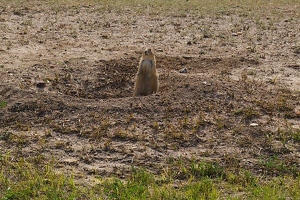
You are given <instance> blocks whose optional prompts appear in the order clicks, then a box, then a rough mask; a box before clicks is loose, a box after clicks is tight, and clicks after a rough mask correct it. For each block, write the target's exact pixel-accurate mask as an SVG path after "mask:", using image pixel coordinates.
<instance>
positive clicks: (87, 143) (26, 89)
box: [0, 5, 300, 183]
mask: <svg viewBox="0 0 300 200" xmlns="http://www.w3.org/2000/svg"><path fill="white" fill-rule="evenodd" d="M280 9H281V8H278V12H281V13H288V15H286V16H281V15H270V16H269V15H268V16H262V17H260V18H255V17H254V16H248V15H245V16H243V15H240V14H238V12H237V11H238V10H239V8H234V9H233V10H232V12H228V13H224V14H221V15H218V16H214V17H213V16H211V17H209V16H206V17H204V16H200V15H199V16H198V15H194V14H189V13H185V14H178V15H176V14H170V15H163V16H160V15H157V14H155V13H151V12H146V13H137V12H135V11H134V10H133V9H124V10H123V11H122V12H121V13H119V12H116V11H109V10H105V9H104V8H102V7H101V6H99V7H95V6H80V7H74V8H73V7H70V8H68V9H65V10H64V9H50V8H47V7H45V6H42V5H35V6H29V7H26V6H8V5H2V6H0V44H1V45H0V75H1V81H0V100H1V101H2V102H7V105H6V106H5V107H4V108H1V110H0V120H1V121H0V152H1V154H11V155H13V156H15V157H16V158H17V157H26V158H37V157H39V158H40V159H43V160H45V162H49V161H50V160H52V161H53V162H54V165H55V169H56V170H57V171H60V172H73V173H74V175H75V177H76V178H77V180H81V181H84V182H86V183H88V182H89V183H92V182H93V181H92V179H93V177H97V176H101V177H103V176H104V177H106V176H111V175H113V176H119V177H124V176H126V174H127V173H128V172H129V171H130V170H131V167H132V166H136V167H145V168H146V169H147V170H149V171H151V172H154V173H157V174H158V173H161V172H162V171H163V170H164V169H165V168H167V167H169V163H170V160H172V159H183V160H186V159H187V160H188V159H195V160H202V161H212V162H216V163H219V164H220V165H222V166H223V167H226V168H230V169H239V168H243V169H247V170H249V171H251V172H253V173H255V174H268V175H270V176H276V174H277V173H278V171H279V170H280V169H277V168H276V167H275V168H272V169H270V168H267V167H268V166H267V165H266V163H267V162H271V161H270V158H274V160H276V161H278V162H280V163H279V164H281V165H282V166H284V167H285V168H286V169H287V171H285V173H293V172H295V171H299V169H300V165H299V163H300V151H299V149H300V142H299V140H300V139H299V135H300V131H299V130H300V127H299V120H300V102H299V100H300V95H299V91H300V62H299V57H300V54H299V53H300V43H299V38H300V21H299V17H295V18H293V17H291V16H293V14H296V12H297V10H298V9H297V7H296V8H291V9H286V10H280ZM296 16H297V15H296ZM146 47H151V48H152V49H154V51H155V52H156V55H157V65H158V72H159V74H160V79H159V80H160V90H159V92H158V94H155V95H150V96H146V97H132V92H133V84H134V76H135V73H136V71H137V64H138V61H139V57H140V55H141V52H142V51H143V50H144V49H145V48H146ZM185 67H186V68H187V69H188V71H187V73H180V72H179V70H180V69H182V68H185ZM274 162H275V161H274ZM281 172H282V171H281Z"/></svg>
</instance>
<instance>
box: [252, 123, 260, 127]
mask: <svg viewBox="0 0 300 200" xmlns="http://www.w3.org/2000/svg"><path fill="white" fill-rule="evenodd" d="M250 126H252V127H255V126H258V123H251V124H250Z"/></svg>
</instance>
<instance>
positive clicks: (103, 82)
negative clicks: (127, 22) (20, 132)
mask: <svg viewBox="0 0 300 200" xmlns="http://www.w3.org/2000/svg"><path fill="white" fill-rule="evenodd" d="M138 63H139V58H138V57H134V56H131V57H128V58H121V59H115V60H109V61H105V60H99V61H94V62H91V63H85V62H84V61H83V60H69V61H66V62H65V63H63V65H62V66H60V70H59V71H58V72H56V74H55V77H54V78H53V80H51V84H50V87H49V90H51V91H56V92H58V93H63V94H64V95H70V96H75V97H80V98H86V99H110V98H124V97H130V96H132V93H133V87H134V80H135V74H136V72H137V66H138ZM257 64H258V63H257V62H256V61H255V60H247V59H245V58H195V57H185V56H184V57H165V56H157V68H158V71H159V74H160V78H159V79H160V86H161V89H162V90H163V92H164V93H166V92H170V91H168V88H171V87H169V86H171V85H173V84H174V79H172V77H171V78H170V71H179V70H180V69H182V68H187V69H188V74H193V73H207V72H208V71H219V72H220V73H224V72H225V73H227V72H228V71H229V70H230V69H232V68H237V67H242V66H244V65H257ZM171 76H172V75H171ZM173 78H174V77H173Z"/></svg>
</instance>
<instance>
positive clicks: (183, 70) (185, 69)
mask: <svg viewBox="0 0 300 200" xmlns="http://www.w3.org/2000/svg"><path fill="white" fill-rule="evenodd" d="M187 72H188V69H187V68H186V67H185V68H182V69H180V70H179V73H187Z"/></svg>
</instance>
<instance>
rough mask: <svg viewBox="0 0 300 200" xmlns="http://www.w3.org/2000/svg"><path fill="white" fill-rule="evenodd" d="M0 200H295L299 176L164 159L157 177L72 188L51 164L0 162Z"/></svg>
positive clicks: (137, 174)
mask: <svg viewBox="0 0 300 200" xmlns="http://www.w3.org/2000/svg"><path fill="white" fill-rule="evenodd" d="M0 162H1V173H0V183H1V184H0V185H1V187H0V191H1V196H0V197H1V199H5V200H6V199H20V200H21V199H170V200H171V199H274V200H275V199H276V200H277V199H299V198H300V191H299V187H300V176H299V173H298V172H297V173H298V174H297V173H296V174H294V175H290V174H289V173H287V174H285V173H283V175H280V176H278V177H276V178H272V179H267V178H266V177H264V176H261V177H257V176H255V175H253V174H251V172H249V171H246V170H243V169H240V170H238V171H234V172H233V171H231V170H230V169H224V168H222V167H220V166H219V165H218V164H216V163H207V162H186V161H184V160H177V161H170V162H172V165H171V168H172V169H170V168H166V169H165V170H164V172H163V173H162V174H161V175H159V176H157V175H153V174H151V172H147V171H146V170H144V169H142V168H141V169H136V168H133V169H132V172H131V174H130V175H129V176H128V177H127V178H126V180H121V179H118V178H114V177H112V178H101V177H99V178H98V184H96V185H94V186H90V187H84V186H80V185H76V184H75V180H74V178H73V177H72V173H71V172H70V173H69V174H68V175H66V174H57V173H55V171H54V170H53V166H54V165H55V163H54V162H50V163H47V164H45V163H44V162H43V161H42V159H41V158H32V160H25V159H21V160H14V158H12V157H10V156H9V155H2V156H1V158H0ZM265 165H267V168H268V170H270V171H272V170H273V168H280V171H282V172H284V171H287V168H286V167H287V166H283V165H281V164H280V163H277V161H269V162H268V163H265Z"/></svg>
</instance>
